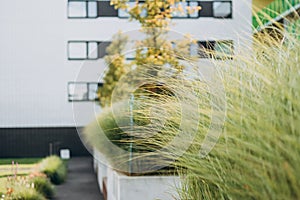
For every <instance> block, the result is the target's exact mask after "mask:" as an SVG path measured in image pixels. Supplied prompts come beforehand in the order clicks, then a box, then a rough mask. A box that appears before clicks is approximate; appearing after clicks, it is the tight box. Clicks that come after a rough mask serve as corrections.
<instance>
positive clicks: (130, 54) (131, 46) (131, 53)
mask: <svg viewBox="0 0 300 200" xmlns="http://www.w3.org/2000/svg"><path fill="white" fill-rule="evenodd" d="M135 49H136V47H135V42H134V41H131V42H128V43H127V44H126V52H124V54H125V58H126V59H127V60H133V59H135Z"/></svg>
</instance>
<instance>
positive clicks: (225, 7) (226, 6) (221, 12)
mask: <svg viewBox="0 0 300 200" xmlns="http://www.w3.org/2000/svg"><path fill="white" fill-rule="evenodd" d="M213 12H214V17H224V18H226V17H229V16H230V15H231V3H230V2H214V3H213Z"/></svg>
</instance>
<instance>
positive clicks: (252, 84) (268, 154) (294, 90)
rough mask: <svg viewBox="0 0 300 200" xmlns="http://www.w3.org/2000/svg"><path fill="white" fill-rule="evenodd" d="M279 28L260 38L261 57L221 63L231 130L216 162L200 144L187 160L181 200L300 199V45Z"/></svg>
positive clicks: (257, 48) (255, 49)
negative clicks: (206, 154)
mask: <svg viewBox="0 0 300 200" xmlns="http://www.w3.org/2000/svg"><path fill="white" fill-rule="evenodd" d="M274 29H276V30H274V31H273V32H272V35H270V34H269V33H266V32H264V33H260V34H257V35H256V37H255V38H254V41H253V46H252V47H251V49H252V53H253V55H244V54H239V55H236V56H235V57H234V58H233V60H232V61H231V62H230V63H228V62H225V61H216V62H215V64H216V65H217V67H219V68H220V71H221V72H222V78H223V83H224V88H225V91H226V102H227V110H226V120H225V125H224V129H225V130H224V133H223V135H222V137H221V138H220V139H219V142H218V144H217V145H216V146H215V148H214V149H213V151H211V152H210V154H209V156H207V157H205V158H202V159H201V158H200V157H199V153H198V152H199V151H198V149H199V147H200V146H201V143H199V144H198V146H199V147H198V148H196V147H195V148H194V149H192V150H191V151H190V152H187V153H186V154H185V156H184V157H181V158H180V160H179V163H180V165H181V166H182V167H183V168H184V170H182V171H181V173H182V177H183V187H182V188H181V191H180V194H181V198H180V199H197V200H198V199H300V145H299V144H300V101H299V98H300V68H299V63H300V43H299V40H297V38H296V37H294V36H293V35H289V34H288V33H286V32H285V33H284V32H281V30H279V29H277V28H274ZM274 33H277V34H281V35H280V36H278V37H277V35H276V34H275V35H274ZM282 36H284V37H282ZM282 38H284V40H283V39H282Z"/></svg>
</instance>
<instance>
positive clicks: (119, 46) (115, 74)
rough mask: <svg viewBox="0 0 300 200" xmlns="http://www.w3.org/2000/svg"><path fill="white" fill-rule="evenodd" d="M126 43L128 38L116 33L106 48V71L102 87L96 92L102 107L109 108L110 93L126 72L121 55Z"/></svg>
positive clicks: (123, 57)
mask: <svg viewBox="0 0 300 200" xmlns="http://www.w3.org/2000/svg"><path fill="white" fill-rule="evenodd" d="M127 42H128V37H127V36H126V35H124V34H122V32H118V33H117V34H116V35H114V36H113V40H112V43H111V44H110V45H109V46H108V47H107V48H106V53H107V55H106V56H105V58H104V59H105V62H106V64H107V65H108V69H107V71H106V72H105V74H104V78H103V83H104V84H103V87H102V88H100V89H99V90H98V97H99V101H100V105H101V106H102V107H105V106H110V104H111V94H112V91H113V90H114V88H115V85H116V83H117V82H118V81H119V79H120V78H121V76H122V75H123V74H124V73H126V71H127V70H128V64H126V63H125V56H124V54H123V51H124V49H125V46H126V44H127Z"/></svg>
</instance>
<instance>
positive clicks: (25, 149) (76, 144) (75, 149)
mask: <svg viewBox="0 0 300 200" xmlns="http://www.w3.org/2000/svg"><path fill="white" fill-rule="evenodd" d="M50 143H52V144H53V145H52V146H53V148H52V150H53V151H54V153H55V154H59V150H60V149H62V148H68V149H70V151H71V156H89V155H90V154H89V152H88V151H87V150H86V148H85V147H84V145H83V144H82V142H81V140H80V138H79V136H78V134H77V131H76V128H75V127H65V128H62V127H57V128H0V157H1V158H12V157H44V156H48V155H49V153H50V152H49V151H50V148H49V144H50Z"/></svg>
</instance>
